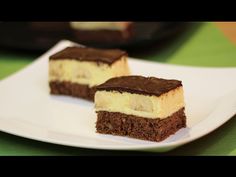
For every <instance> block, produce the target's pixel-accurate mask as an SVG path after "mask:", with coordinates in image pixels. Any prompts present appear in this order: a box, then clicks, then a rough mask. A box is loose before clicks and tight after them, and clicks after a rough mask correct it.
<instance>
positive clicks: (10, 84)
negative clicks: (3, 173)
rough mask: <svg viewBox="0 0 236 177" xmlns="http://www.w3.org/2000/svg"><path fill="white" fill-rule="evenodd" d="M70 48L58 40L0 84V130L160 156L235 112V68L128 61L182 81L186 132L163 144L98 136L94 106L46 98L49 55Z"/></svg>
mask: <svg viewBox="0 0 236 177" xmlns="http://www.w3.org/2000/svg"><path fill="white" fill-rule="evenodd" d="M71 45H74V43H72V42H70V41H61V42H59V43H58V44H57V45H56V46H55V47H53V48H52V49H51V50H49V51H48V52H47V53H46V54H44V55H43V56H41V57H39V58H38V59H37V60H36V61H35V62H33V63H32V64H31V65H29V66H28V67H26V68H25V69H23V70H21V71H19V72H17V73H16V74H14V75H11V76H9V77H8V78H6V79H4V80H2V81H0V130H1V131H3V132H7V133H10V134H14V135H18V136H22V137H26V138H30V139H34V140H39V141H44V142H49V143H55V144H61V145H68V146H75V147H82V148H94V149H112V150H153V151H159V152H161V151H168V150H170V149H173V148H176V147H178V146H180V145H183V144H186V143H188V142H191V141H193V140H196V139H197V138H200V137H202V136H204V135H206V134H208V133H209V132H211V131H213V130H215V129H216V128H218V127H219V126H221V125H222V124H224V123H225V122H226V121H227V120H229V119H230V118H231V117H232V116H233V115H234V114H236V68H200V67H185V66H175V65H167V64H160V63H157V62H148V61H144V60H138V59H131V58H129V65H130V67H131V71H132V73H133V74H136V75H144V76H156V77H161V78H166V79H178V80H182V81H183V86H184V91H185V102H186V114H187V128H184V129H181V130H180V131H178V132H177V133H176V134H175V135H172V136H170V137H169V138H168V139H166V140H165V141H162V142H149V141H142V140H137V139H132V138H127V137H118V136H112V135H101V134H97V133H95V132H96V131H95V122H96V114H95V112H94V105H93V103H91V102H88V101H85V100H82V99H78V98H72V97H66V96H52V95H50V94H49V87H48V57H49V56H50V55H51V54H53V53H55V52H57V51H59V50H61V49H63V48H65V47H67V46H71Z"/></svg>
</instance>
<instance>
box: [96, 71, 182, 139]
mask: <svg viewBox="0 0 236 177" xmlns="http://www.w3.org/2000/svg"><path fill="white" fill-rule="evenodd" d="M95 109H96V113H97V122H96V129H97V132H98V133H103V134H113V135H120V136H129V137H133V138H138V139H143V140H150V141H162V140H164V139H166V138H167V137H168V136H170V135H171V134H174V133H175V132H177V131H178V130H179V129H181V128H183V127H186V117H185V113H184V109H185V104H184V94H183V86H182V83H181V81H178V80H166V79H159V78H155V77H142V76H123V77H117V78H112V79H110V80H108V81H106V82H105V83H103V84H101V85H100V86H98V87H97V91H96V94H95Z"/></svg>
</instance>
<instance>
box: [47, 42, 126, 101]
mask: <svg viewBox="0 0 236 177" xmlns="http://www.w3.org/2000/svg"><path fill="white" fill-rule="evenodd" d="M125 75H129V67H128V62H127V53H126V52H125V51H121V50H118V49H107V50H102V49H94V48H82V47H67V48H65V49H64V50H62V51H60V52H58V53H56V54H54V55H52V56H50V57H49V86H50V93H51V94H63V95H70V96H74V97H81V98H84V99H88V100H93V99H94V94H95V90H96V87H97V85H99V84H102V83H104V82H105V81H106V80H108V79H110V78H113V77H118V76H125Z"/></svg>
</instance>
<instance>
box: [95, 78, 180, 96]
mask: <svg viewBox="0 0 236 177" xmlns="http://www.w3.org/2000/svg"><path fill="white" fill-rule="evenodd" d="M180 86H182V83H181V81H178V80H166V79H160V78H155V77H143V76H122V77H116V78H112V79H109V80H107V81H106V82H105V83H103V84H101V85H99V86H98V87H97V90H106V91H119V92H129V93H137V94H144V95H156V96H160V95H162V94H164V93H166V92H168V91H170V90H173V89H175V88H177V87H180Z"/></svg>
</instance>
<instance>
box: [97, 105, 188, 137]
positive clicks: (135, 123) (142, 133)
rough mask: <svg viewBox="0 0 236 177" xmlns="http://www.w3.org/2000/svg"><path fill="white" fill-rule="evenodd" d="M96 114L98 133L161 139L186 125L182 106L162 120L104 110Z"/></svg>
mask: <svg viewBox="0 0 236 177" xmlns="http://www.w3.org/2000/svg"><path fill="white" fill-rule="evenodd" d="M97 115H98V119H97V123H96V129H97V132H98V133H103V134H112V135H119V136H129V137H133V138H138V139H143V140H149V141H162V140H164V139H166V138H167V137H168V136H170V135H172V134H174V133H175V132H177V131H178V130H179V129H181V128H183V127H186V117H185V114H184V108H182V109H180V110H179V111H177V112H176V113H174V114H172V115H171V116H169V117H167V118H166V119H163V120H160V119H158V118H157V119H148V118H143V117H137V116H133V115H126V114H122V113H118V112H106V111H98V112H97Z"/></svg>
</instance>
